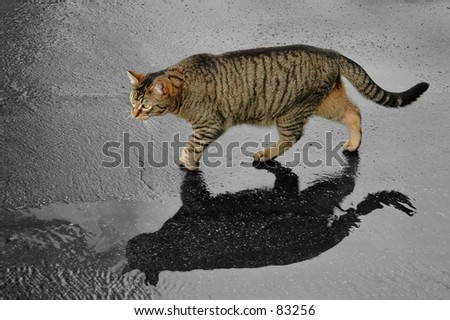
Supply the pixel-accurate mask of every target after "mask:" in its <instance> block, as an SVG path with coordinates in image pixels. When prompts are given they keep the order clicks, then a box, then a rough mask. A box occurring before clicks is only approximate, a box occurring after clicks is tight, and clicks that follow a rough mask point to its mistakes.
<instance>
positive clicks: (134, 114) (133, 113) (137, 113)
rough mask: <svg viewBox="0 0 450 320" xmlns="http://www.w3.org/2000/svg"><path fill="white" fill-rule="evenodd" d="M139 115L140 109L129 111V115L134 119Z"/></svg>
mask: <svg viewBox="0 0 450 320" xmlns="http://www.w3.org/2000/svg"><path fill="white" fill-rule="evenodd" d="M140 113H141V108H140V107H139V108H137V109H132V110H131V114H132V115H133V117H135V118H137V117H139V115H140Z"/></svg>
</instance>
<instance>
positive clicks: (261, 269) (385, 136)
mask: <svg viewBox="0 0 450 320" xmlns="http://www.w3.org/2000/svg"><path fill="white" fill-rule="evenodd" d="M0 7H1V11H0V15H1V19H2V86H1V92H0V94H1V95H0V113H1V141H0V143H1V150H2V152H1V158H0V170H1V171H0V173H1V188H2V193H1V197H2V199H1V200H2V206H1V213H0V298H2V299H17V298H20V299H40V298H51V299H75V298H82V299H91V298H92V299H93V298H101V299H113V298H117V299H449V298H450V273H449V270H450V254H449V251H450V250H449V243H450V232H449V231H450V211H449V209H448V207H449V204H450V200H449V199H450V191H449V184H450V169H449V166H448V161H449V158H450V157H449V155H450V142H449V139H448V136H449V135H448V129H449V125H448V124H449V121H450V111H449V108H448V101H449V100H450V76H449V74H450V64H449V63H448V51H449V48H450V33H449V31H448V30H450V4H449V3H448V2H447V1H395V2H394V1H387V0H384V1H364V0H360V1H353V2H351V3H348V2H346V3H338V2H334V1H331V0H329V1H328V0H327V1H320V2H319V1H312V0H311V1H301V2H298V1H284V2H282V3H281V2H280V3H279V2H275V1H263V2H253V1H241V2H234V1H228V2H224V1H205V2H197V1H187V0H185V1H182V2H163V1H155V2H144V1H143V2H142V3H140V2H133V3H131V2H120V1H116V2H113V3H109V4H106V3H104V2H102V1H67V2H65V1H62V2H58V3H56V2H55V3H53V2H46V1H42V2H39V1H28V2H27V1H12V0H7V1H3V2H2V4H1V5H0ZM296 43H303V44H308V45H314V46H319V47H324V48H332V49H334V50H337V51H339V52H341V53H343V54H344V55H346V56H348V57H349V58H351V59H353V60H354V61H356V62H358V63H359V64H361V65H362V66H363V67H364V68H365V69H366V70H367V71H368V73H369V74H370V75H371V76H372V78H373V79H374V80H375V81H376V82H377V83H378V84H379V85H381V86H382V87H383V88H385V89H387V90H389V91H403V90H406V89H408V88H409V87H411V86H413V85H414V84H416V83H418V82H421V81H426V82H428V83H430V89H429V90H428V91H427V92H426V93H425V94H424V95H423V96H422V97H421V98H420V99H419V100H418V101H416V102H415V103H414V104H412V105H411V106H408V107H405V108H401V109H395V110H392V109H387V108H384V107H381V106H377V105H376V104H374V103H372V102H370V101H367V100H365V99H364V98H363V97H362V96H360V95H359V94H358V93H356V91H355V90H354V89H353V88H352V87H351V85H349V84H347V85H346V87H347V88H348V90H349V92H350V95H351V96H352V99H353V100H354V101H355V102H356V103H357V104H358V106H359V107H360V109H361V113H362V119H363V125H362V126H363V128H362V131H363V141H362V145H361V147H360V149H359V151H358V152H356V153H346V152H345V153H343V152H342V150H341V149H340V148H339V147H338V146H340V145H342V141H343V140H345V139H346V138H347V132H346V129H345V128H344V127H343V126H342V125H340V124H337V123H334V122H331V121H327V120H324V119H318V118H313V119H311V121H309V123H308V125H307V127H306V129H305V133H304V136H303V137H302V139H301V140H300V141H299V142H298V143H297V144H296V145H295V146H294V147H293V148H292V149H291V150H289V151H288V152H287V153H286V154H285V155H283V156H281V157H279V158H278V159H277V161H274V162H270V163H266V164H255V163H252V159H251V157H250V153H249V152H242V149H240V146H242V143H245V142H258V143H259V142H267V139H269V138H267V137H268V136H267V134H269V133H270V135H271V136H270V137H276V134H275V130H274V129H273V128H254V127H250V126H240V127H236V128H232V129H231V130H229V131H228V132H226V133H225V134H224V135H223V136H222V137H220V138H219V139H218V144H217V145H216V149H214V148H211V150H209V151H210V157H209V158H207V159H206V160H205V159H204V160H203V162H202V163H201V164H200V171H199V172H186V171H184V170H182V169H180V168H179V166H178V165H177V163H176V153H177V150H173V148H170V142H173V141H185V140H186V139H187V137H188V136H189V134H190V128H189V125H188V124H187V123H185V122H183V121H181V120H179V119H177V118H175V117H173V116H164V117H161V118H155V119H151V120H149V121H147V122H139V121H136V120H134V119H131V118H130V117H129V114H130V105H129V101H128V94H129V90H130V84H129V79H128V77H127V75H126V70H135V71H141V72H152V71H158V70H161V69H163V68H165V67H167V66H170V65H172V64H174V63H176V62H178V61H179V60H181V59H183V58H185V57H187V56H189V55H192V54H195V53H201V52H210V53H220V52H225V51H230V50H237V49H244V48H254V47H263V46H276V45H288V44H296ZM266 138H267V139H266ZM272 139H274V138H272ZM236 143H240V145H238V147H233V146H235V145H236ZM138 145H139V146H138ZM108 146H109V147H108ZM168 146H169V147H168ZM221 146H222V148H223V149H224V150H225V152H220V150H219V151H218V150H217V148H218V149H220V147H221ZM250 149H251V148H250ZM250 149H249V150H250ZM167 150H169V151H167ZM252 150H253V151H254V150H256V149H252ZM247 151H248V150H247ZM116 160H120V161H119V162H120V163H119V164H118V165H115V164H114V162H115V161H116Z"/></svg>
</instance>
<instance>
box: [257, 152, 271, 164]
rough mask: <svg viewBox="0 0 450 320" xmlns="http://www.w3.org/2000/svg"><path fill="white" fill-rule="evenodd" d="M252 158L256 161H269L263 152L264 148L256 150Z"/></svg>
mask: <svg viewBox="0 0 450 320" xmlns="http://www.w3.org/2000/svg"><path fill="white" fill-rule="evenodd" d="M253 160H255V161H257V162H265V161H269V160H271V159H270V157H269V156H268V154H267V153H266V152H265V150H260V151H257V152H256V153H255V154H254V155H253Z"/></svg>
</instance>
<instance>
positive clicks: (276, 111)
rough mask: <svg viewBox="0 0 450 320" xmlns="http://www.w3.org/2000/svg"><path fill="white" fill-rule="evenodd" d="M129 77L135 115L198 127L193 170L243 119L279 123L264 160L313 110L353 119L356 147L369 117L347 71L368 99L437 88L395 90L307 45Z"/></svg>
mask: <svg viewBox="0 0 450 320" xmlns="http://www.w3.org/2000/svg"><path fill="white" fill-rule="evenodd" d="M128 76H129V78H130V80H131V83H132V85H133V87H132V90H131V94H130V101H131V104H132V111H131V113H132V116H133V117H135V118H137V119H140V120H146V119H148V118H150V117H153V116H158V115H163V114H166V113H172V114H175V115H177V116H179V117H181V118H182V119H185V120H187V121H188V122H189V123H190V124H191V125H192V128H193V133H192V135H191V136H190V138H189V142H188V143H187V145H186V146H185V148H184V149H183V151H182V153H181V157H180V163H181V164H182V165H183V166H184V167H185V168H187V169H188V170H196V169H197V168H198V162H199V160H200V158H201V155H202V152H203V150H204V148H205V147H206V146H208V144H210V143H211V142H212V141H214V140H215V139H217V138H218V137H219V136H220V135H221V134H222V133H223V132H224V131H225V130H226V129H227V128H229V127H231V126H234V125H238V124H252V125H264V126H271V125H276V127H277V130H278V134H279V138H278V141H277V142H276V143H274V144H272V145H270V146H269V147H267V148H265V149H264V150H260V151H257V152H256V153H255V155H254V159H255V160H256V161H266V160H269V159H273V158H275V157H277V156H278V155H280V154H282V153H283V152H284V151H286V150H287V149H289V148H290V147H291V146H292V145H293V144H294V143H296V142H297V141H298V140H299V139H300V137H301V135H302V131H303V127H304V125H305V124H306V122H307V120H308V118H309V117H310V116H312V115H319V116H322V117H325V118H327V119H331V120H335V121H339V122H341V123H343V124H344V125H346V126H347V128H348V131H349V139H348V141H347V143H346V144H345V145H344V149H345V150H348V151H355V150H356V149H357V148H358V147H359V144H360V142H361V116H360V112H359V109H358V107H357V106H355V105H354V104H353V103H352V102H351V101H350V99H349V98H348V97H347V95H346V93H345V88H344V87H343V84H342V81H341V76H343V77H345V78H347V79H348V80H349V81H350V82H351V83H352V84H353V85H354V86H355V87H356V89H358V90H359V92H361V93H362V94H363V95H365V96H366V97H367V98H369V99H371V100H373V101H374V102H376V103H378V104H381V105H383V106H386V107H393V108H396V107H403V106H406V105H408V104H410V103H411V102H413V101H415V100H416V99H417V98H418V97H419V96H420V95H421V94H422V93H423V92H425V91H426V90H427V89H428V86H429V85H428V83H425V82H422V83H419V84H417V85H415V86H414V87H412V88H410V89H409V90H407V91H404V92H399V93H393V92H388V91H385V90H384V89H382V88H380V87H379V86H378V85H377V84H376V83H375V82H374V81H373V80H372V79H371V78H370V77H369V76H368V75H367V73H366V72H365V71H364V69H363V68H362V67H361V66H359V65H358V64H357V63H355V62H354V61H352V60H350V59H348V58H347V57H345V56H343V55H341V54H339V53H337V52H335V51H332V50H327V49H320V48H316V47H312V46H306V45H292V46H284V47H273V48H259V49H252V50H241V51H234V52H228V53H223V54H220V55H213V54H197V55H193V56H191V57H188V58H186V59H184V60H182V61H181V62H179V63H177V64H175V65H173V66H171V67H168V68H167V69H165V70H162V71H159V72H155V73H148V74H141V73H137V72H131V71H128Z"/></svg>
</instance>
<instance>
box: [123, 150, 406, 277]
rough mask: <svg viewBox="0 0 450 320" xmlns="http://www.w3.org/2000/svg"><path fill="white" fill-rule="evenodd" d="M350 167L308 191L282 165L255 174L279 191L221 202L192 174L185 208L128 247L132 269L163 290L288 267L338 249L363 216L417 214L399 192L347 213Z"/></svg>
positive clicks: (376, 196)
mask: <svg viewBox="0 0 450 320" xmlns="http://www.w3.org/2000/svg"><path fill="white" fill-rule="evenodd" d="M346 160H347V166H346V167H344V168H343V169H342V170H341V171H340V172H339V173H337V174H335V175H334V176H326V177H323V178H322V179H319V180H318V181H317V182H316V183H314V184H313V185H311V186H310V187H308V188H307V189H305V190H303V191H300V190H299V181H298V176H297V175H296V174H294V173H293V172H292V171H291V170H290V169H288V168H285V167H283V166H282V165H281V164H279V163H278V162H270V163H266V164H260V165H258V166H257V167H256V168H257V169H260V170H267V171H269V172H271V173H273V174H274V175H275V184H274V187H273V188H272V189H251V190H243V191H239V192H236V193H224V194H219V195H215V196H212V195H211V194H210V193H209V191H208V189H207V187H206V184H205V181H204V179H203V177H202V173H201V172H187V173H186V176H185V178H184V180H183V183H182V186H181V197H182V201H183V206H182V207H181V208H180V210H179V211H178V212H177V213H176V214H175V215H174V216H173V217H172V218H171V219H169V220H168V221H167V222H166V223H165V224H164V226H163V227H162V228H161V229H160V230H158V231H157V232H154V233H145V234H140V235H138V236H136V237H134V238H133V239H131V240H130V241H129V242H128V245H127V248H126V256H127V259H128V267H127V270H130V269H139V270H141V271H143V272H145V274H146V282H147V283H150V284H152V285H156V284H157V282H158V277H159V273H160V272H161V271H164V270H169V271H190V270H194V269H203V270H211V269H219V268H257V267H263V266H269V265H287V264H291V263H295V262H299V261H303V260H306V259H311V258H313V257H316V256H318V255H319V254H321V253H323V252H325V251H327V250H329V249H330V248H332V247H334V246H335V245H336V244H338V243H339V242H341V241H342V240H343V239H344V238H345V237H346V236H348V235H349V233H350V230H351V229H352V228H354V227H356V226H357V224H358V223H359V222H360V219H359V217H360V216H361V215H366V214H368V213H370V212H372V211H373V210H375V209H377V208H382V207H383V205H391V206H394V207H395V208H397V209H399V210H401V211H403V212H405V213H406V214H408V215H412V214H413V213H414V211H413V209H412V208H414V206H413V205H412V204H411V203H410V201H409V198H408V197H407V196H405V195H404V194H402V193H400V192H397V191H380V192H377V193H373V194H368V195H367V197H366V198H365V199H364V200H362V201H361V202H360V203H359V204H358V205H357V206H356V207H355V208H349V209H346V210H343V209H341V208H340V204H341V202H342V201H343V199H344V198H345V197H347V196H348V195H350V194H351V193H352V191H353V189H354V187H355V178H356V174H357V170H358V163H359V157H358V154H357V153H352V154H346ZM336 211H338V212H339V211H340V213H341V214H339V215H336V214H335V213H336Z"/></svg>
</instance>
